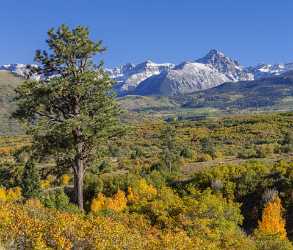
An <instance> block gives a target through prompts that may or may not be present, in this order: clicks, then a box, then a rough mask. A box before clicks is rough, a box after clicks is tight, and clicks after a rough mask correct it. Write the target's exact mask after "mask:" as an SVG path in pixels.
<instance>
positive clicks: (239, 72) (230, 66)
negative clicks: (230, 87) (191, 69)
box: [196, 49, 254, 82]
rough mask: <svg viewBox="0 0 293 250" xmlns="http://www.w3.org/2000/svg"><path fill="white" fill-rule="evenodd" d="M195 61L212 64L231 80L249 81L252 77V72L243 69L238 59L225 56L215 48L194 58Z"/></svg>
mask: <svg viewBox="0 0 293 250" xmlns="http://www.w3.org/2000/svg"><path fill="white" fill-rule="evenodd" d="M196 62H198V63H202V64H209V65H212V66H213V67H215V68H216V69H217V70H218V71H219V72H220V73H223V74H224V75H225V76H226V77H227V78H229V80H230V81H231V82H237V81H251V80H253V79H254V76H253V74H252V73H250V72H247V71H245V70H244V67H243V66H241V65H240V64H239V62H238V61H236V60H234V59H231V58H229V57H227V56H225V55H224V53H222V52H220V51H218V50H216V49H212V50H210V51H209V53H208V54H207V55H206V56H204V57H202V58H200V59H198V60H196Z"/></svg>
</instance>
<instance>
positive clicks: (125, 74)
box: [107, 60, 174, 95]
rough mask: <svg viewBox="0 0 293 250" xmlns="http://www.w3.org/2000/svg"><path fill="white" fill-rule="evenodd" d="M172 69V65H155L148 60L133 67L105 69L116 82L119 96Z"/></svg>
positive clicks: (130, 65)
mask: <svg viewBox="0 0 293 250" xmlns="http://www.w3.org/2000/svg"><path fill="white" fill-rule="evenodd" d="M173 67H174V64H171V63H164V64H157V63H154V62H152V61H150V60H148V61H145V62H143V63H140V64H137V65H134V64H131V63H128V64H125V65H123V66H122V67H118V68H114V69H107V72H108V73H109V74H110V76H111V77H112V79H113V80H114V81H116V85H115V90H116V92H117V93H118V94H119V95H124V94H127V93H129V92H132V91H134V90H135V88H136V87H137V86H138V85H139V84H140V83H141V82H142V81H143V80H145V79H147V78H149V77H151V76H153V75H159V74H160V73H162V72H166V71H168V70H170V69H172V68H173Z"/></svg>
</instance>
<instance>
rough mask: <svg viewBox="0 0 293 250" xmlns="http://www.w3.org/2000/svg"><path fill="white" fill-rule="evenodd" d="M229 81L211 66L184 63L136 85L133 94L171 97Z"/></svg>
mask: <svg viewBox="0 0 293 250" xmlns="http://www.w3.org/2000/svg"><path fill="white" fill-rule="evenodd" d="M227 81H229V79H228V78H227V77H226V76H225V75H224V74H223V73H220V72H219V71H218V70H217V69H215V68H214V67H212V66H211V65H204V64H201V63H195V62H184V63H182V64H180V65H178V66H176V67H174V68H173V69H171V70H169V71H168V72H163V73H161V74H159V75H155V76H152V77H150V78H148V79H146V80H145V81H143V82H142V83H141V84H139V85H138V87H137V88H136V90H135V92H134V94H137V95H164V96H173V95H177V94H187V93H192V92H195V91H199V90H204V89H208V88H212V87H215V86H217V85H219V84H222V83H224V82H227Z"/></svg>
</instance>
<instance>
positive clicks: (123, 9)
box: [0, 0, 293, 66]
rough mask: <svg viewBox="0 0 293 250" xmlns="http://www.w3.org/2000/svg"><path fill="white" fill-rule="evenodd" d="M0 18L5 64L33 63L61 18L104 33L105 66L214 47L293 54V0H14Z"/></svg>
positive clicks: (283, 58)
mask: <svg viewBox="0 0 293 250" xmlns="http://www.w3.org/2000/svg"><path fill="white" fill-rule="evenodd" d="M0 23H1V33H0V34H1V35H0V38H1V40H0V45H1V46H0V64H5V63H31V62H32V60H33V57H34V51H35V50H36V49H38V48H45V39H46V32H47V30H48V29H49V28H51V27H56V26H58V25H60V24H62V23H65V24H68V25H70V26H72V27H73V26H75V25H78V24H82V25H86V26H88V27H89V28H90V30H91V33H92V38H94V39H102V40H103V41H104V44H105V45H106V47H107V48H108V51H107V52H106V53H105V54H104V55H103V59H104V61H105V63H106V65H107V66H116V65H120V64H123V63H126V62H134V63H138V62H141V61H144V60H146V59H152V60H154V61H156V62H173V63H179V62H181V61H184V60H192V59H195V58H198V57H200V56H203V55H204V54H206V53H207V51H208V50H209V49H211V48H216V49H219V50H221V51H223V52H224V53H225V54H227V55H228V56H231V57H233V58H236V59H238V60H239V61H240V62H241V63H242V64H244V65H251V64H252V65H253V64H257V63H261V62H267V63H277V62H288V61H293V1H292V0H278V1H277V0H254V1H253V0H203V1H202V0H105V1H103V0H96V1H95V0H79V1H78V0H49V1H41V0H27V1H21V0H9V1H2V2H1V11H0Z"/></svg>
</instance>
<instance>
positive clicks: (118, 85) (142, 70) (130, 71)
mask: <svg viewBox="0 0 293 250" xmlns="http://www.w3.org/2000/svg"><path fill="white" fill-rule="evenodd" d="M0 70H5V71H10V72H12V73H14V74H16V75H19V76H25V75H26V74H27V71H28V70H27V65H26V64H7V65H3V66H0ZM290 70H293V63H286V64H275V65H270V64H259V65H257V66H249V67H244V66H242V65H241V64H240V63H239V62H238V61H237V60H234V59H232V58H230V57H228V56H226V55H225V54H224V53H222V52H220V51H218V50H216V49H212V50H210V51H209V52H208V53H207V54H206V55H205V56H204V57H202V58H199V59H195V60H193V61H184V62H182V63H180V64H178V65H175V64H172V63H161V64H158V63H155V62H152V61H150V60H147V61H145V62H142V63H139V64H137V65H135V64H132V63H127V64H125V65H122V66H120V67H116V68H113V69H106V71H107V72H108V73H109V75H110V77H111V78H112V79H113V80H114V81H115V85H114V90H115V92H116V93H117V95H118V96H125V95H140V96H150V95H151V96H176V95H181V94H190V93H193V92H197V91H202V90H206V89H210V88H213V87H216V86H219V85H221V84H223V83H226V82H239V81H253V80H258V79H262V78H269V77H272V76H278V75H281V74H283V73H285V72H288V71H290ZM34 77H35V78H36V77H37V76H34Z"/></svg>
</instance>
